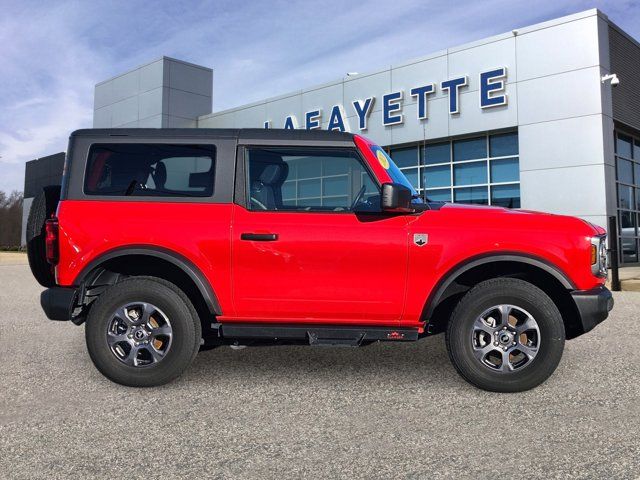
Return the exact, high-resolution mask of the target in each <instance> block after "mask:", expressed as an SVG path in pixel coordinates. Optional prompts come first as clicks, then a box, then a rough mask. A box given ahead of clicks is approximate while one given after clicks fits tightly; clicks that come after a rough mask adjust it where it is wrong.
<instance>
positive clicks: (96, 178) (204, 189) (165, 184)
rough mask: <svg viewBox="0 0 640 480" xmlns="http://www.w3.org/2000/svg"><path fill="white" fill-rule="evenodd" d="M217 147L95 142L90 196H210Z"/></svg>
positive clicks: (87, 177) (86, 183)
mask: <svg viewBox="0 0 640 480" xmlns="http://www.w3.org/2000/svg"><path fill="white" fill-rule="evenodd" d="M215 156H216V155H215V146H213V145H169V144H159V143H157V144H156V143H154V144H151V143H117V144H95V145H92V146H91V149H90V150H89V160H88V162H87V169H86V173H85V179H84V192H85V193H86V194H87V195H108V196H132V197H141V196H146V197H172V196H175V197H209V196H211V195H212V194H213V185H214V177H215Z"/></svg>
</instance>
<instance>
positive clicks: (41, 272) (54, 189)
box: [26, 185, 60, 287]
mask: <svg viewBox="0 0 640 480" xmlns="http://www.w3.org/2000/svg"><path fill="white" fill-rule="evenodd" d="M59 201H60V187H59V186H56V185H49V186H47V187H44V188H43V189H42V191H41V192H40V193H39V194H38V195H37V196H36V197H35V198H34V199H33V203H32V204H31V208H30V209H29V217H28V219H27V230H26V237H27V259H28V260H29V268H31V273H32V274H33V276H34V277H35V278H36V280H37V281H38V283H39V284H40V285H42V286H43V287H53V286H55V284H56V279H55V275H54V273H53V268H52V267H51V265H49V263H48V262H47V252H46V243H45V228H44V223H45V221H46V220H47V219H48V218H51V216H52V215H54V214H55V212H56V208H57V207H58V202H59Z"/></svg>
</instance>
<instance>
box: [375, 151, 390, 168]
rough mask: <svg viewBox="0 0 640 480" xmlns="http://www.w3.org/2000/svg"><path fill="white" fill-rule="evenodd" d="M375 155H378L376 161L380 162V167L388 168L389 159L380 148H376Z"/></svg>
mask: <svg viewBox="0 0 640 480" xmlns="http://www.w3.org/2000/svg"><path fill="white" fill-rule="evenodd" d="M376 157H378V162H380V165H382V168H384V169H385V170H389V159H388V158H387V156H386V155H385V153H384V152H383V151H382V150H378V151H377V152H376Z"/></svg>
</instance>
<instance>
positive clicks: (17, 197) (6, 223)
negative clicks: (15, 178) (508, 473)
mask: <svg viewBox="0 0 640 480" xmlns="http://www.w3.org/2000/svg"><path fill="white" fill-rule="evenodd" d="M22 200H23V198H22V192H18V191H13V192H11V194H10V195H8V196H7V194H6V193H5V192H2V191H0V247H19V246H20V236H21V235H20V234H21V226H22Z"/></svg>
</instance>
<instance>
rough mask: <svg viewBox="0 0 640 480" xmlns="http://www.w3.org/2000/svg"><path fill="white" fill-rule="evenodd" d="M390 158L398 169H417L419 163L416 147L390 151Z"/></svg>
mask: <svg viewBox="0 0 640 480" xmlns="http://www.w3.org/2000/svg"><path fill="white" fill-rule="evenodd" d="M391 158H392V159H393V161H394V163H395V164H396V165H397V166H398V168H403V167H417V166H418V164H419V162H420V159H419V157H418V147H412V148H402V149H399V150H391Z"/></svg>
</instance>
